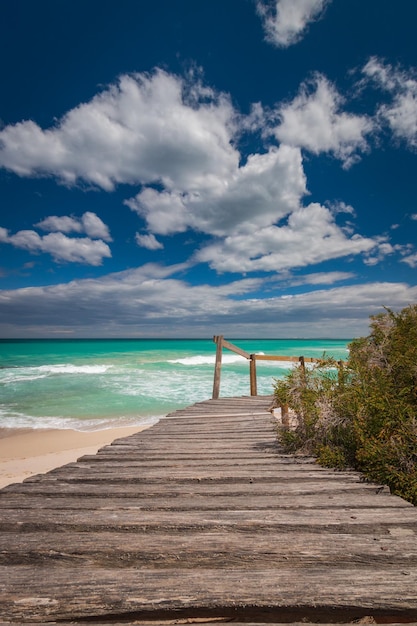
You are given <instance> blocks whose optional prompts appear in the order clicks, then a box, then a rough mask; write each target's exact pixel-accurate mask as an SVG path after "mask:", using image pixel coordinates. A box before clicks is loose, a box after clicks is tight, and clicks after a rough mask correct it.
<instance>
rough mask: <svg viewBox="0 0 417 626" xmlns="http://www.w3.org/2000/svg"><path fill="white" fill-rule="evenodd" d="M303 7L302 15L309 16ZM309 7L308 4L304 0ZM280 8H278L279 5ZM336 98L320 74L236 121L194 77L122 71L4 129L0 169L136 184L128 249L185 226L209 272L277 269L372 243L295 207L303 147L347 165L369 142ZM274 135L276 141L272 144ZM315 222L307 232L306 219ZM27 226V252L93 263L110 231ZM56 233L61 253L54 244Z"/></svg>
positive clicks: (91, 222) (54, 221)
mask: <svg viewBox="0 0 417 626" xmlns="http://www.w3.org/2000/svg"><path fill="white" fill-rule="evenodd" d="M292 1H293V0H292ZM307 4H308V3H307ZM307 4H306V5H305V6H304V5H303V6H304V8H303V15H305V16H306V15H310V16H312V15H313V13H314V11H313V13H308V11H307ZM321 4H322V7H321V8H323V7H324V4H323V3H321ZM294 6H298V8H300V6H301V5H300V4H299V3H294ZM317 6H318V5H317ZM283 7H284V8H283ZM308 7H309V8H308V10H309V11H310V10H312V9H313V5H312V4H311V3H310V4H308ZM280 8H281V9H282V10H283V11H284V12H285V11H287V10H288V7H287V5H286V4H285V3H282V6H281V7H280ZM316 8H317V7H316ZM314 14H315V13H314ZM343 104H344V101H343V99H342V97H341V96H340V95H339V94H338V92H337V91H336V89H335V87H334V86H333V85H332V84H331V83H330V82H329V81H327V79H326V78H324V77H323V76H320V75H318V76H316V77H315V79H314V81H313V82H312V83H310V85H307V84H305V85H303V86H302V88H301V90H300V93H299V95H298V96H297V97H296V98H295V99H294V100H293V102H291V103H289V104H288V103H287V104H285V105H282V106H280V107H278V108H277V110H276V112H275V114H274V113H271V115H269V114H268V115H267V114H266V113H265V111H264V110H263V109H262V106H261V105H255V106H254V107H253V108H252V110H251V112H250V114H249V115H248V116H246V117H245V116H243V115H239V114H238V112H237V111H236V110H235V109H234V108H233V106H232V104H231V101H230V98H229V97H228V96H227V95H225V94H221V93H217V92H215V91H214V90H213V89H211V88H209V87H207V86H205V85H203V84H202V82H201V79H200V78H199V76H198V75H196V74H195V73H194V74H189V75H188V76H186V77H183V78H180V77H178V76H175V75H172V74H168V73H167V72H164V71H162V70H156V71H155V72H153V73H152V74H135V75H123V76H122V77H121V78H120V80H119V82H118V83H117V84H115V85H112V86H110V87H109V88H107V89H105V90H103V91H102V92H101V93H100V94H98V95H97V96H95V97H94V98H93V99H92V100H91V101H90V102H87V103H84V104H80V105H79V106H78V107H76V108H74V109H72V110H71V111H69V112H68V113H67V114H66V115H65V116H64V117H63V118H62V119H61V120H58V121H57V123H56V125H55V126H54V127H51V128H48V129H46V130H43V129H41V128H40V127H38V126H37V125H36V124H35V123H34V122H32V121H26V122H21V123H20V124H16V125H13V126H12V125H9V126H6V127H5V128H3V129H2V130H1V131H0V166H3V167H6V168H7V169H9V170H12V171H14V172H15V173H16V174H19V175H21V176H43V175H49V176H50V175H53V176H56V177H57V178H58V179H59V180H60V181H62V182H65V183H67V184H75V183H77V182H84V183H88V184H90V185H95V186H98V187H101V188H102V189H104V190H107V191H111V190H113V189H114V187H115V186H116V185H117V184H121V183H125V184H132V185H133V184H135V185H140V191H139V193H137V194H136V195H134V196H132V197H131V198H128V199H126V200H125V204H126V205H127V206H129V207H130V209H132V210H133V211H135V212H136V213H137V214H138V215H139V216H140V217H141V218H142V219H143V220H144V222H145V226H144V227H143V230H144V231H145V233H146V234H143V233H138V234H137V235H136V242H137V243H138V245H140V246H142V247H145V248H148V249H151V250H161V249H162V248H163V243H162V242H161V241H160V237H157V236H165V235H170V234H174V233H180V232H185V231H187V230H188V229H192V230H194V231H196V232H198V233H204V234H205V235H208V236H209V237H212V240H211V242H210V243H209V244H208V245H207V246H206V247H205V248H203V249H201V250H200V251H199V252H198V253H197V254H196V255H195V257H194V260H197V261H198V262H202V261H204V262H207V263H209V264H210V266H211V267H212V268H214V269H216V270H217V271H221V272H225V271H231V272H236V271H245V272H248V271H258V270H262V271H269V270H273V271H282V270H285V269H289V268H291V267H301V266H305V265H306V264H309V263H312V264H314V263H319V262H322V261H325V260H328V259H332V258H336V257H341V256H344V255H347V256H349V255H352V254H361V253H363V252H369V251H370V250H371V249H372V248H373V247H374V246H375V241H373V240H372V239H370V238H364V237H360V236H359V235H355V232H354V229H353V227H350V231H349V232H348V230H349V229H348V227H347V225H346V226H345V228H344V229H341V228H339V227H338V226H337V225H336V223H335V219H334V213H335V211H334V210H333V211H332V210H331V209H326V208H324V207H319V205H310V206H308V207H303V200H304V197H305V196H306V195H307V193H308V191H307V182H306V176H305V173H304V169H303V160H302V153H301V149H306V150H308V151H310V152H312V153H314V154H319V153H322V152H328V153H331V154H333V155H334V156H336V157H337V158H339V159H341V160H342V161H343V164H344V166H346V167H347V166H349V165H350V164H351V163H352V162H354V160H355V159H356V158H358V154H359V153H360V152H361V151H364V150H366V149H367V140H366V136H367V134H368V133H369V132H370V131H371V128H372V124H371V122H370V121H369V120H368V118H366V117H365V116H357V115H353V114H348V113H345V112H343V111H342V110H341V109H342V105H343ZM277 117H278V118H279V124H277V122H276V120H277ZM260 124H263V125H264V128H263V133H262V137H263V139H266V140H267V145H266V146H265V147H264V149H263V150H261V151H260V152H258V153H255V154H250V155H249V156H247V158H244V157H245V155H243V154H240V153H239V151H238V149H237V146H238V145H239V140H240V139H241V138H242V137H243V136H244V133H250V132H255V131H256V132H258V130H259V125H260ZM268 125H272V127H271V126H269V127H268ZM271 136H272V137H275V139H272V140H271ZM275 140H277V141H278V142H280V143H279V145H271V144H275V143H276V142H275ZM339 204H340V210H346V205H343V203H339ZM352 211H353V209H352ZM305 216H307V219H305ZM314 220H315V227H313V226H312V223H310V224H309V226H307V222H309V221H310V222H312V221H314ZM37 227H38V228H42V229H43V230H46V231H49V235H46V236H44V237H40V236H39V235H38V234H37V233H36V232H35V231H32V235H31V241H32V243H31V247H28V244H25V245H26V249H28V250H31V251H33V252H34V251H35V250H36V251H47V252H50V253H51V254H52V255H53V257H54V259H55V260H70V259H73V258H84V262H86V263H91V264H99V263H100V261H99V258H100V255H101V259H103V258H104V257H105V256H110V250H109V248H108V246H106V245H105V242H109V241H111V236H110V233H109V231H108V228H107V226H106V225H105V224H104V223H103V222H102V221H101V220H100V218H99V217H98V216H97V215H95V214H94V213H91V212H87V213H84V215H83V216H82V217H80V218H77V217H74V216H61V217H59V216H50V217H47V218H46V219H44V220H42V221H41V222H39V223H38V224H37ZM28 232H29V231H26V235H25V240H27V239H28V238H29V234H28ZM71 233H78V234H84V235H86V236H87V237H86V238H80V239H79V240H78V243H76V241H77V240H76V239H75V238H71V237H66V236H67V235H70V234H71ZM52 235H55V237H52ZM312 237H314V240H313V239H312ZM58 238H60V239H61V240H62V242H63V252H62V253H60V252H59V250H58V249H57V246H56V245H53V244H54V240H57V239H58ZM67 239H68V241H67ZM21 240H22V237H21V236H18V233H17V234H16V235H12V236H10V237H9V236H7V241H8V242H9V243H13V245H19V244H18V242H19V241H21ZM95 240H97V241H96V243H92V242H94V241H95ZM71 242H72V243H71ZM306 242H308V245H307V246H306ZM70 249H71V250H73V253H72V254H71V253H70ZM82 250H83V251H84V252H82ZM64 251H65V252H64ZM88 251H90V252H88ZM93 253H94V254H93Z"/></svg>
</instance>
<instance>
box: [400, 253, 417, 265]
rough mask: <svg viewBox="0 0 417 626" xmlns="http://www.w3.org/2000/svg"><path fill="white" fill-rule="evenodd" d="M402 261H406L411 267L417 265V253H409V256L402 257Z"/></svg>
mask: <svg viewBox="0 0 417 626" xmlns="http://www.w3.org/2000/svg"><path fill="white" fill-rule="evenodd" d="M401 261H402V263H406V264H407V265H409V266H410V267H417V253H416V254H409V255H408V256H406V257H404V258H403V259H401Z"/></svg>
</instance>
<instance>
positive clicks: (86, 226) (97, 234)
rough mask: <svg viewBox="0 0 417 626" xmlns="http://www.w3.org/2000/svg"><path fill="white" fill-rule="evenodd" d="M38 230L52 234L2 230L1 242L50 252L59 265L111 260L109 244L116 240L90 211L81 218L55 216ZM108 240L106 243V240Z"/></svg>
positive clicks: (34, 251)
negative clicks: (77, 234) (80, 234)
mask: <svg viewBox="0 0 417 626" xmlns="http://www.w3.org/2000/svg"><path fill="white" fill-rule="evenodd" d="M35 226H36V227H37V228H41V229H42V230H46V231H49V234H48V235H43V236H42V235H39V233H37V232H36V231H35V230H20V231H18V232H17V233H15V234H10V233H9V231H8V230H6V229H5V228H0V243H8V244H11V245H12V246H14V247H16V248H20V249H22V250H27V251H28V252H31V253H33V254H39V253H41V252H45V253H48V254H50V255H51V256H52V258H53V259H54V260H55V261H57V262H59V263H62V262H66V263H83V264H86V265H96V266H97V265H102V263H103V259H104V258H110V257H111V251H110V248H109V246H108V245H107V244H106V243H105V241H112V238H111V236H110V232H109V229H108V227H107V226H106V224H105V223H104V222H103V221H102V220H101V219H100V218H99V217H98V216H97V215H96V214H95V213H92V212H90V211H87V212H86V213H84V215H82V216H81V217H80V218H77V217H69V216H61V217H58V216H56V215H51V216H49V217H47V218H45V219H44V220H42V221H41V222H39V223H38V224H35ZM74 232H75V233H85V234H87V235H89V236H88V237H68V236H67V235H66V234H65V233H74ZM103 240H104V241H103Z"/></svg>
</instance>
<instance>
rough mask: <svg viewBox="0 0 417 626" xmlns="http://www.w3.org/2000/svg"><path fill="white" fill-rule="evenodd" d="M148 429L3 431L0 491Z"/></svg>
mask: <svg viewBox="0 0 417 626" xmlns="http://www.w3.org/2000/svg"><path fill="white" fill-rule="evenodd" d="M145 428H148V426H143V427H140V426H132V427H124V428H109V429H107V430H99V431H94V432H80V431H77V430H43V429H39V430H26V431H22V430H3V431H2V430H0V489H1V488H2V487H5V486H6V485H10V484H12V483H18V482H22V481H23V480H24V479H25V478H28V476H33V475H34V474H43V473H45V472H48V471H49V470H51V469H54V468H56V467H60V466H61V465H65V464H66V463H71V462H73V461H76V460H77V459H79V458H80V457H81V456H84V455H85V454H95V453H96V452H97V450H99V449H100V448H102V447H103V446H105V445H108V444H110V443H111V442H112V441H114V440H115V439H120V438H121V437H127V436H128V435H133V434H134V433H137V432H140V431H142V430H145Z"/></svg>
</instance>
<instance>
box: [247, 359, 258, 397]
mask: <svg viewBox="0 0 417 626" xmlns="http://www.w3.org/2000/svg"><path fill="white" fill-rule="evenodd" d="M249 368H250V369H249V372H250V395H251V396H257V395H258V389H257V384H256V354H251V355H250V361H249Z"/></svg>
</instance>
